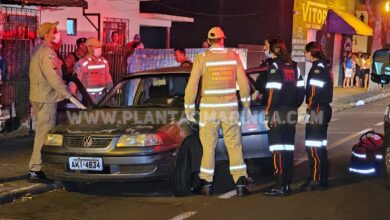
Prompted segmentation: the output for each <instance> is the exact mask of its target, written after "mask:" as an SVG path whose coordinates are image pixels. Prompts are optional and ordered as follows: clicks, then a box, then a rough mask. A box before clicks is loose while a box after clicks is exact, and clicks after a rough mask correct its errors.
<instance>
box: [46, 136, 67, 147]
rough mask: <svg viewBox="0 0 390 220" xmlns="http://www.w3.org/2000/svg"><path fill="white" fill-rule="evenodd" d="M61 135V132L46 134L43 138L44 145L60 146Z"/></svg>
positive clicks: (61, 142) (61, 141)
mask: <svg viewBox="0 0 390 220" xmlns="http://www.w3.org/2000/svg"><path fill="white" fill-rule="evenodd" d="M63 140H64V138H63V135H62V134H47V135H46V138H45V145H46V146H62V144H63Z"/></svg>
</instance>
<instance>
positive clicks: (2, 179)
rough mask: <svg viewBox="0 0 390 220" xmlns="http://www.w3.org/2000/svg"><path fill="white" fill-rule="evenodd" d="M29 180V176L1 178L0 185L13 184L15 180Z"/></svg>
mask: <svg viewBox="0 0 390 220" xmlns="http://www.w3.org/2000/svg"><path fill="white" fill-rule="evenodd" d="M27 178H28V174H25V175H21V176H12V177H6V178H0V183H6V182H12V181H15V180H25V179H27Z"/></svg>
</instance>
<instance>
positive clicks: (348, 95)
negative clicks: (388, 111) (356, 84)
mask: <svg viewBox="0 0 390 220" xmlns="http://www.w3.org/2000/svg"><path fill="white" fill-rule="evenodd" d="M389 96H390V91H386V90H384V89H381V90H379V91H375V92H367V90H365V89H364V88H340V87H336V88H334V93H333V103H332V107H333V111H334V112H337V111H341V110H344V109H347V108H352V107H355V106H356V104H357V102H358V101H363V102H364V104H367V103H369V102H374V101H377V100H379V99H383V98H386V97H389ZM358 104H359V103H358ZM389 104H390V103H389ZM383 111H384V109H383Z"/></svg>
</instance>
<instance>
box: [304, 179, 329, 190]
mask: <svg viewBox="0 0 390 220" xmlns="http://www.w3.org/2000/svg"><path fill="white" fill-rule="evenodd" d="M327 187H328V185H327V184H324V183H321V182H318V181H312V180H307V181H306V182H305V183H303V184H301V185H299V191H301V192H305V191H323V190H325V189H326V188H327Z"/></svg>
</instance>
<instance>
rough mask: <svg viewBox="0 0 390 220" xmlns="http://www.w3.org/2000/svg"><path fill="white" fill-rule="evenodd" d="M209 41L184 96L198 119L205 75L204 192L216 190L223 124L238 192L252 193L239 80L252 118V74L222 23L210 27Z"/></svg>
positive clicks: (202, 130)
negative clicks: (244, 148) (244, 149)
mask: <svg viewBox="0 0 390 220" xmlns="http://www.w3.org/2000/svg"><path fill="white" fill-rule="evenodd" d="M208 41H209V43H210V45H211V46H210V48H209V49H207V50H206V51H205V52H204V53H201V54H199V55H198V56H197V57H196V59H195V60H194V64H193V68H192V71H191V76H190V79H189V81H188V84H187V87H186V90H185V98H184V102H185V112H186V115H187V118H188V120H190V121H195V118H194V111H195V98H196V95H197V91H198V84H199V81H200V79H202V91H201V92H202V94H201V96H202V98H201V101H200V121H199V127H200V140H201V143H202V146H203V156H202V161H201V167H200V174H199V177H200V179H202V182H203V184H202V188H201V191H200V192H201V193H202V194H204V195H212V194H213V176H214V168H215V157H214V156H215V147H216V145H217V143H218V137H219V133H218V131H219V128H220V126H221V125H222V130H223V133H224V141H225V143H226V148H227V151H228V154H229V159H230V173H231V175H232V176H233V179H234V181H235V183H236V189H237V195H238V196H244V195H246V194H248V193H249V189H248V187H247V179H246V178H247V172H246V165H245V163H244V158H243V153H242V144H241V129H240V117H239V114H238V103H237V96H236V83H237V84H238V86H239V88H240V97H241V102H242V105H243V107H244V114H245V118H246V119H249V118H250V115H251V112H250V109H249V104H250V88H249V84H248V78H247V77H246V74H245V71H244V68H243V66H242V64H241V61H240V58H239V56H238V55H237V54H236V53H234V52H233V51H232V50H231V49H226V48H224V42H225V34H224V32H223V31H222V29H221V28H220V27H213V28H211V29H210V30H209V32H208Z"/></svg>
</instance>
